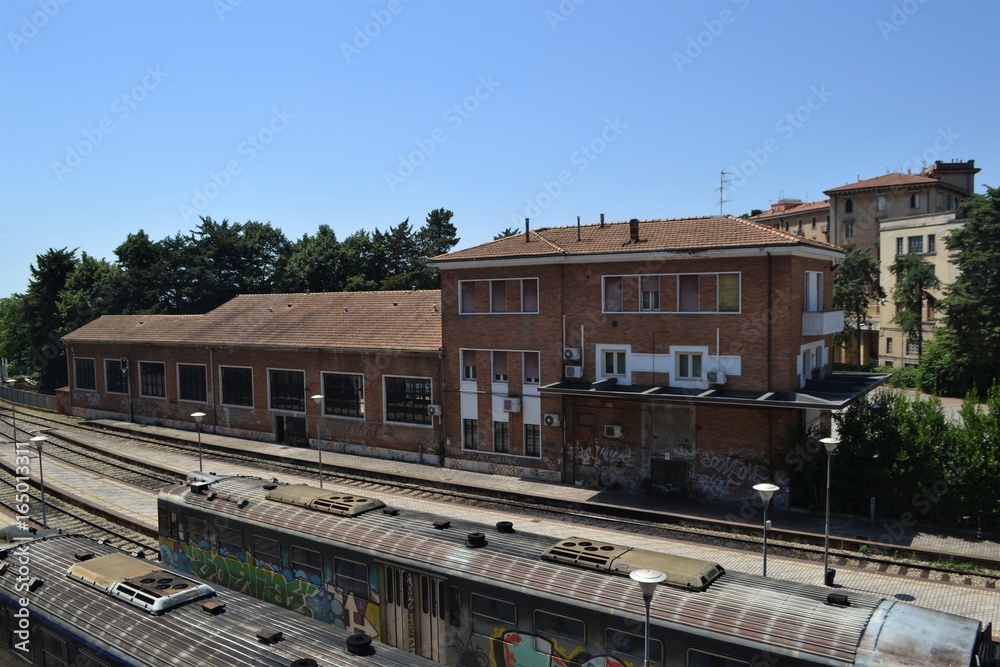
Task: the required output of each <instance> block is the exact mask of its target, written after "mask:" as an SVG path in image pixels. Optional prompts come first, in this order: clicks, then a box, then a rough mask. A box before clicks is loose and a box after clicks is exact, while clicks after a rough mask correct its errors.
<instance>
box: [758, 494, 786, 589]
mask: <svg viewBox="0 0 1000 667" xmlns="http://www.w3.org/2000/svg"><path fill="white" fill-rule="evenodd" d="M753 489H754V491H756V492H757V493H759V494H760V501H761V503H763V505H764V576H765V577H766V576H767V528H768V521H767V506H768V505H769V504H770V502H771V496H772V495H774V492H775V491H779V490H780V489H779V488H778V487H777V486H775V485H774V484H769V483H764V484H754V487H753Z"/></svg>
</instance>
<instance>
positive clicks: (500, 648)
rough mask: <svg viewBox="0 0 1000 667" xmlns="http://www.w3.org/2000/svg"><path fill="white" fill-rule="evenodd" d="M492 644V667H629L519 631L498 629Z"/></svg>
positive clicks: (611, 659)
mask: <svg viewBox="0 0 1000 667" xmlns="http://www.w3.org/2000/svg"><path fill="white" fill-rule="evenodd" d="M491 643H492V649H493V655H492V656H491V658H492V660H491V663H490V665H491V667H494V666H495V667H632V665H630V664H626V663H623V662H621V661H620V660H618V659H617V658H613V657H611V656H608V655H596V656H595V655H591V654H590V653H587V651H586V650H585V649H584V648H583V647H579V646H578V647H576V648H574V649H567V648H564V647H562V646H560V645H559V643H558V642H557V641H550V640H548V639H545V638H543V637H539V636H537V635H530V634H523V633H520V632H509V631H505V630H498V632H497V633H496V634H495V635H494V636H493V637H492V639H491Z"/></svg>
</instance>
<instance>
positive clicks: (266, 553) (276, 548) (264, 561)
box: [253, 535, 282, 572]
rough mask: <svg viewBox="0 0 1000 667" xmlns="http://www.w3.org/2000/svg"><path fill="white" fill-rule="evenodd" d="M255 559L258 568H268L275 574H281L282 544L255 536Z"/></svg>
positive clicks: (268, 538)
mask: <svg viewBox="0 0 1000 667" xmlns="http://www.w3.org/2000/svg"><path fill="white" fill-rule="evenodd" d="M253 557H254V560H256V561H257V566H258V567H261V566H264V567H268V568H270V569H271V570H274V571H275V572H281V570H282V564H281V544H280V543H279V542H278V540H272V539H271V538H270V537H261V536H260V535H254V536H253Z"/></svg>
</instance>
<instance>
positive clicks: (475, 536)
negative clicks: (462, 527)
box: [465, 533, 489, 549]
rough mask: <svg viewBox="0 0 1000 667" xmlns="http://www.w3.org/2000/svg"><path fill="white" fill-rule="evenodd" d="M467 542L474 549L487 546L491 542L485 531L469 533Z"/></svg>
mask: <svg viewBox="0 0 1000 667" xmlns="http://www.w3.org/2000/svg"><path fill="white" fill-rule="evenodd" d="M465 544H466V545H468V546H469V547H470V548H472V549H479V548H481V547H485V546H486V545H487V544H489V542H487V541H486V535H485V534H484V533H469V534H468V535H467V536H466V538H465Z"/></svg>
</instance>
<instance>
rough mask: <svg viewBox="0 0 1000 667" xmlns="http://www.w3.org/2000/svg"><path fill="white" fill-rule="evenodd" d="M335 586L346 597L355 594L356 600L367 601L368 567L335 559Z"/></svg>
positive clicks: (351, 561)
mask: <svg viewBox="0 0 1000 667" xmlns="http://www.w3.org/2000/svg"><path fill="white" fill-rule="evenodd" d="M333 576H334V585H336V587H337V588H339V589H340V590H341V591H343V593H344V594H345V595H351V594H353V595H354V597H355V598H360V599H362V600H367V599H368V597H369V592H368V566H367V565H365V564H364V563H356V562H354V561H353V560H347V559H345V558H334V559H333Z"/></svg>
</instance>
